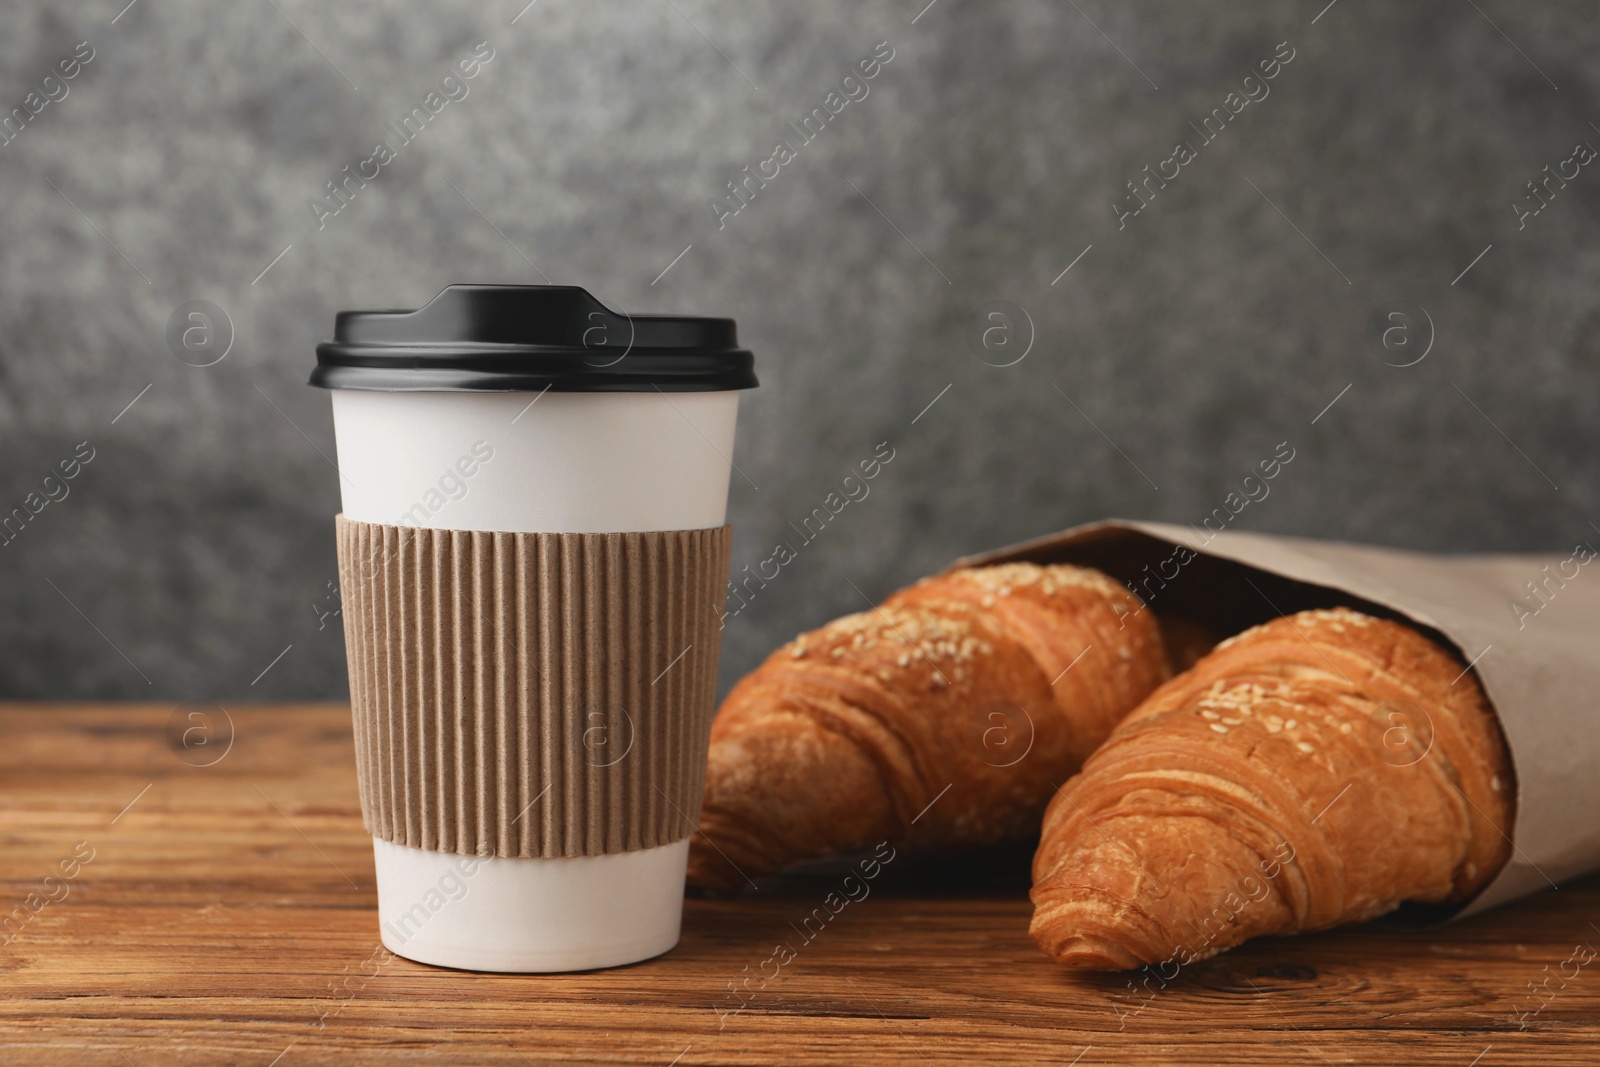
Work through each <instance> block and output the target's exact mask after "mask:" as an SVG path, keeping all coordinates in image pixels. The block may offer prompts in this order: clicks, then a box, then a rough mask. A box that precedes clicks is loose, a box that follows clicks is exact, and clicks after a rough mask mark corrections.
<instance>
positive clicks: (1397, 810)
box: [1031, 609, 1515, 977]
mask: <svg viewBox="0 0 1600 1067" xmlns="http://www.w3.org/2000/svg"><path fill="white" fill-rule="evenodd" d="M1514 793H1515V790H1514V783H1513V778H1512V770H1511V764H1510V760H1509V756H1508V754H1507V751H1506V747H1505V742H1504V739H1503V738H1502V737H1501V734H1500V730H1499V726H1498V723H1497V722H1496V720H1495V717H1494V714H1493V712H1492V711H1491V710H1490V708H1489V705H1488V703H1487V701H1486V699H1485V697H1484V694H1483V691H1482V690H1481V689H1480V688H1479V686H1478V683H1477V681H1476V679H1475V678H1474V676H1473V674H1472V672H1471V671H1470V670H1469V669H1467V668H1466V667H1464V666H1463V665H1462V664H1461V663H1460V662H1458V661H1457V659H1456V658H1455V656H1454V655H1452V654H1450V653H1448V652H1446V651H1445V650H1444V649H1442V648H1440V647H1439V646H1438V645H1436V644H1434V643H1433V642H1432V641H1430V640H1429V639H1427V638H1426V637H1424V636H1422V635H1421V634H1419V633H1417V632H1416V631H1414V630H1412V629H1410V628H1409V627H1406V626H1402V625H1400V624H1397V623H1393V622H1388V621H1384V620H1381V619H1377V618H1373V617H1371V616H1368V615H1363V614H1360V613H1358V612H1355V611H1350V610H1346V609H1335V610H1328V611H1308V612H1302V613H1301V614H1299V615H1294V616H1288V617H1285V618H1280V619H1277V620H1275V621H1273V622H1269V623H1266V624H1265V625H1262V626H1258V627H1256V628H1254V629H1251V630H1247V631H1245V632H1244V633H1242V634H1240V635H1238V636H1237V637H1234V638H1231V639H1230V640H1227V641H1224V642H1223V643H1222V644H1220V645H1218V646H1217V648H1216V650H1215V651H1213V652H1212V653H1211V654H1210V655H1208V656H1206V657H1205V658H1203V659H1201V660H1200V661H1199V662H1198V663H1197V664H1196V665H1195V666H1194V667H1193V668H1191V669H1190V670H1189V671H1188V672H1186V673H1184V674H1182V675H1180V676H1178V677H1176V678H1173V679H1172V680H1171V681H1169V682H1168V683H1166V684H1165V685H1163V686H1162V687H1161V688H1160V689H1158V690H1156V692H1155V693H1154V694H1152V695H1151V696H1150V698H1149V699H1147V700H1146V701H1145V702H1144V703H1143V704H1141V705H1140V706H1139V707H1138V708H1137V709H1136V710H1134V711H1133V713H1132V714H1130V715H1129V716H1128V717H1127V718H1125V719H1124V720H1122V722H1121V723H1120V724H1119V725H1118V726H1117V728H1116V729H1115V730H1114V731H1113V732H1112V734H1111V736H1110V738H1109V739H1108V740H1107V741H1106V743H1105V744H1104V745H1103V746H1102V747H1101V748H1100V749H1099V750H1098V751H1097V752H1095V754H1094V755H1093V756H1092V757H1091V758H1090V759H1089V760H1088V762H1087V763H1086V764H1085V766H1084V768H1083V771H1082V773H1080V774H1079V775H1078V776H1077V777H1075V778H1073V779H1072V780H1071V781H1070V782H1068V783H1067V784H1066V786H1065V787H1063V788H1062V789H1061V791H1060V792H1059V793H1058V794H1057V796H1056V797H1055V798H1054V799H1053V800H1052V801H1051V803H1050V806H1049V809H1048V810H1047V812H1046V814H1045V818H1044V828H1043V831H1042V834H1041V839H1040V842H1039V848H1038V851H1037V853H1036V854H1035V857H1034V864H1033V881H1034V884H1033V892H1032V898H1033V903H1034V913H1033V922H1032V927H1031V932H1032V934H1033V938H1034V940H1035V941H1037V942H1038V944H1039V947H1040V948H1042V949H1043V950H1044V951H1045V953H1046V954H1048V955H1049V956H1051V957H1053V958H1054V959H1056V960H1057V961H1058V962H1060V963H1063V964H1066V965H1067V966H1069V967H1077V968H1084V969H1093V970H1115V969H1123V968H1132V967H1137V966H1140V965H1141V964H1145V965H1149V964H1159V965H1161V966H1162V967H1163V968H1165V967H1166V966H1167V965H1168V964H1171V965H1174V966H1182V965H1183V964H1187V963H1190V962H1193V961H1195V960H1199V959H1205V958H1206V957H1208V956H1213V955H1215V954H1216V953H1218V952H1221V951H1222V950H1223V949H1226V948H1230V947H1232V946H1234V945H1237V944H1239V943H1240V942H1242V941H1244V940H1246V939H1248V938H1251V937H1257V936H1260V935H1263V934H1288V933H1299V932H1301V931H1307V930H1318V929H1323V928H1326V927H1330V926H1335V925H1338V924H1341V923H1350V922H1359V921H1362V920H1365V919H1370V918H1373V917H1375V916H1378V915H1381V914H1383V913H1385V912H1387V911H1390V910H1392V909H1393V908H1395V907H1397V906H1398V905H1399V904H1400V903H1401V902H1402V901H1424V902H1431V903H1438V904H1449V903H1454V902H1459V901H1463V900H1465V899H1467V898H1469V897H1471V896H1472V895H1473V894H1474V893H1476V892H1477V890H1479V889H1480V888H1482V887H1483V886H1484V885H1485V884H1487V883H1488V881H1489V880H1490V879H1491V878H1493V877H1494V875H1495V874H1496V872H1497V871H1498V870H1499V868H1500V866H1501V864H1503V863H1504V862H1505V859H1506V857H1507V855H1508V854H1509V851H1510V848H1511V841H1510V838H1509V837H1508V836H1507V835H1508V833H1509V831H1510V827H1511V819H1512V809H1513V805H1514V801H1513V796H1514ZM1167 977H1170V976H1167Z"/></svg>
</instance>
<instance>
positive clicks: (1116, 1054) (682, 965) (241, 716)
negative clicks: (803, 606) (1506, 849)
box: [0, 705, 1600, 1067]
mask: <svg viewBox="0 0 1600 1067" xmlns="http://www.w3.org/2000/svg"><path fill="white" fill-rule="evenodd" d="M191 712H193V713H196V714H194V715H191V714H190V713H191ZM174 716H176V719H175V718H174ZM229 722H231V724H232V733H233V740H232V744H231V747H229V746H228V745H227V734H228V723H229ZM169 727H170V729H169ZM184 729H198V730H202V731H205V732H203V733H199V734H191V736H190V741H191V742H194V741H196V740H198V739H200V738H202V737H205V738H209V739H210V740H209V744H210V746H211V747H209V748H207V747H206V746H204V745H199V746H197V745H194V744H192V743H191V745H190V746H189V747H187V748H185V747H183V746H182V745H181V744H178V745H175V744H173V743H172V740H171V738H170V735H172V734H173V732H174V731H176V732H178V733H181V732H182V730H184ZM218 756H220V757H221V758H220V759H218V760H217V761H216V762H215V763H212V764H211V765H210V766H191V764H194V763H205V762H209V761H210V760H212V759H213V758H215V757H218ZM80 842H81V844H80ZM91 855H92V858H89V859H88V860H87V861H86V862H85V861H84V857H85V856H91ZM1028 859H1029V854H1028V851H1027V850H1025V849H1011V850H1003V851H997V852H993V853H988V854H984V855H981V856H969V857H964V858H959V859H954V860H945V861H942V862H933V861H923V862H915V861H913V860H911V859H909V858H907V859H904V860H902V861H898V862H896V863H894V864H893V865H891V866H890V867H889V868H887V869H886V870H885V872H884V873H883V875H882V876H880V878H879V879H878V881H876V882H875V883H873V889H872V893H871V896H869V897H868V898H867V899H865V900H863V901H861V902H860V903H858V904H852V905H850V906H849V907H848V908H847V909H846V910H845V911H844V912H842V913H841V914H840V915H839V916H838V918H836V919H835V920H834V921H833V922H832V923H830V924H829V925H828V926H827V927H826V929H825V930H824V931H823V932H822V933H821V934H820V935H819V936H817V937H816V939H815V940H814V941H812V942H811V943H809V944H805V945H803V947H801V949H800V951H799V954H798V956H797V958H796V959H794V960H793V961H792V962H790V963H789V964H788V966H786V967H785V968H784V969H783V970H782V972H781V974H780V975H779V977H777V978H776V979H775V980H773V981H772V982H771V983H770V984H769V985H768V986H767V987H766V989H765V990H763V991H761V992H760V993H759V994H756V995H754V996H753V998H752V997H749V996H742V997H735V995H734V994H733V993H732V992H731V991H730V990H731V989H732V987H733V986H734V985H735V984H737V983H741V982H742V981H743V980H744V978H745V977H746V975H748V974H752V973H754V972H755V971H756V970H757V969H758V967H759V965H760V964H761V963H762V961H763V960H766V959H767V958H768V957H769V956H771V955H772V951H773V946H774V945H775V944H776V943H777V942H778V941H780V940H783V939H785V938H789V939H791V940H794V941H797V942H798V940H799V939H798V938H797V937H795V936H794V932H793V930H792V929H791V927H790V925H789V924H790V923H791V922H793V921H798V920H799V918H800V917H801V916H803V915H805V914H806V913H807V912H809V911H810V910H811V909H812V908H813V907H815V906H817V905H818V904H819V903H820V901H821V899H822V897H823V896H824V895H825V894H826V893H827V892H828V891H829V890H830V889H831V888H833V887H834V886H835V885H836V883H837V882H838V880H839V877H838V875H837V874H834V875H829V874H823V873H819V874H808V875H805V876H796V877H791V878H788V879H786V880H784V881H782V882H781V883H779V884H777V885H774V886H773V887H771V888H770V889H768V890H766V891H765V892H763V893H762V894H760V895H758V896H751V897H744V898H740V899H691V900H689V901H688V904H687V909H686V912H685V916H684V927H683V940H682V942H681V943H680V944H679V945H678V947H677V948H676V949H675V950H673V951H672V952H670V953H668V954H667V955H666V956H664V957H661V958H660V959H656V960H651V961H649V962H647V963H642V964H637V965H635V966H632V967H624V968H619V969H616V970H611V971H603V972H598V973H590V974H575V975H559V976H512V975H483V974H468V973H462V972H457V971H449V970H442V969H439V968H434V967H427V966H423V965H420V964H415V963H411V962H409V961H407V960H404V959H401V958H398V957H387V956H386V954H385V953H383V952H382V950H381V949H380V948H379V946H378V939H377V925H376V921H375V918H374V915H375V911H374V909H375V894H374V889H373V870H372V852H371V845H370V843H369V839H368V837H367V836H366V834H365V833H363V832H362V829H361V817H360V811H359V808H358V806H357V800H356V786H355V764H354V754H353V747H352V743H351V734H350V722H349V711H348V709H347V708H346V707H344V706H342V705H337V706H334V705H322V706H297V707H271V708H266V707H256V708H248V709H244V708H229V709H227V710H226V712H223V711H222V710H220V709H217V708H215V707H212V708H204V707H196V708H183V709H177V710H176V711H175V710H174V708H173V707H171V706H162V707H150V706H94V707H84V706H55V707H41V706H26V707H24V706H14V707H10V708H4V709H0V894H3V897H0V922H4V921H5V919H4V916H5V913H6V912H8V911H9V912H10V916H11V918H10V921H9V925H8V926H7V927H6V929H5V931H4V932H3V936H5V937H9V938H10V940H9V942H8V943H6V944H4V945H3V946H0V1063H3V1064H8V1065H9V1064H31V1063H63V1064H67V1063H70V1064H115V1065H120V1067H127V1065H130V1064H131V1065H135V1067H145V1065H147V1064H148V1065H151V1067H156V1065H169V1064H213V1063H229V1064H232V1063H237V1064H253V1065H258V1067H268V1065H275V1067H300V1065H304V1064H313V1063H383V1064H404V1063H423V1062H426V1063H441V1064H467V1063H495V1064H506V1065H527V1064H542V1063H619V1062H625V1063H650V1064H660V1065H663V1067H665V1065H667V1064H673V1063H675V1064H678V1065H681V1067H691V1065H699V1064H744V1063H750V1064H768V1063H771V1064H791V1063H838V1064H876V1063H918V1062H930V1063H931V1062H956V1061H964V1062H981V1063H995V1064H1010V1063H1054V1064H1062V1065H1066V1064H1074V1063H1076V1064H1082V1065H1084V1067H1087V1065H1089V1064H1100V1063H1171V1064H1196V1065H1209V1064H1219V1063H1251V1064H1257V1063H1259V1064H1283V1063H1307V1064H1317V1063H1332V1064H1374V1065H1390V1064H1401V1063H1418V1064H1440V1065H1449V1067H1468V1065H1469V1064H1471V1065H1473V1067H1493V1065H1501V1064H1512V1063H1523V1064H1579V1063H1583V1064H1594V1063H1597V1062H1600V960H1597V961H1596V962H1595V963H1594V964H1591V965H1589V966H1588V967H1584V968H1579V967H1577V965H1576V964H1574V963H1569V964H1568V965H1567V966H1566V967H1565V968H1563V967H1562V966H1561V964H1562V963H1563V962H1564V961H1568V960H1569V959H1571V958H1572V956H1573V952H1574V948H1575V947H1576V946H1587V945H1590V944H1593V945H1600V928H1597V926H1596V925H1595V924H1597V923H1600V880H1597V879H1595V878H1589V879H1586V880H1583V881H1580V882H1574V883H1572V884H1570V885H1567V886H1563V887H1562V888H1561V890H1560V891H1559V892H1547V893H1545V894H1543V895H1540V896H1538V897H1534V898H1532V899H1529V900H1527V901H1524V902H1522V903H1521V904H1518V905H1514V906H1511V907H1506V908H1502V909H1500V910H1498V911H1495V912H1492V913H1490V914H1486V915H1481V916H1478V917H1476V918H1473V919H1470V920H1467V921H1465V922H1462V923H1460V924H1457V925H1454V926H1450V927H1447V928H1443V929H1437V930H1431V931H1421V932H1418V931H1410V930H1406V929H1396V928H1381V927H1379V926H1366V927H1360V928H1357V929H1352V930H1347V931H1342V932H1337V933H1330V934H1322V935H1317V936H1310V937H1302V938H1286V939H1275V940H1266V941H1262V942H1258V943H1255V944H1251V945H1247V946H1245V947H1244V948H1242V949H1239V950H1236V951H1234V952H1231V953H1226V954H1224V955H1222V956H1220V957H1218V958H1216V959H1213V960H1210V961H1207V962H1204V963H1200V964H1196V965H1194V966H1192V967H1190V968H1188V969H1187V970H1186V971H1185V973H1183V974H1182V975H1180V976H1179V977H1178V979H1177V980H1176V981H1175V982H1174V983H1173V984H1172V985H1171V986H1170V987H1168V988H1166V989H1165V990H1161V991H1157V992H1152V991H1144V992H1141V994H1140V995H1139V996H1135V994H1134V993H1133V992H1132V991H1131V990H1130V988H1129V980H1128V978H1127V976H1121V975H1112V976H1084V975H1078V974H1069V973H1066V972H1064V971H1062V970H1060V969H1059V968H1057V967H1056V966H1055V965H1054V964H1052V963H1051V962H1050V961H1048V960H1047V959H1045V958H1044V957H1043V956H1042V955H1040V953H1039V952H1038V951H1037V950H1036V949H1035V948H1034V946H1033V944H1032V942H1031V941H1029V939H1028V934H1027V926H1028V915H1029V906H1028V901H1027V869H1028ZM63 871H70V872H71V874H72V876H71V877H64V876H63ZM47 876H48V877H49V878H50V880H49V881H45V879H46V878H47ZM30 894H35V895H34V896H33V897H32V904H33V905H36V906H37V910H33V908H32V907H30V902H29V895H30ZM16 908H21V909H22V911H21V913H20V914H21V915H23V916H24V917H23V918H22V919H18V918H17V916H18V915H19V912H17V911H15V910H12V909H16ZM1592 954H1593V950H1592V949H1587V948H1585V949H1584V952H1583V953H1582V954H1580V958H1582V957H1583V956H1584V955H1592ZM1547 967H1548V968H1549V969H1548V970H1546V968H1547ZM746 968H749V970H748V971H747V970H746ZM1563 972H1564V973H1565V974H1567V975H1572V974H1573V973H1574V972H1576V977H1566V978H1562V977H1561V974H1562V973H1563ZM1547 977H1548V978H1549V979H1550V980H1549V982H1548V985H1547V989H1548V990H1553V991H1554V992H1546V994H1545V997H1546V999H1545V1002H1544V1003H1545V1006H1544V1008H1543V1010H1542V1011H1539V1012H1538V1013H1537V1014H1536V1015H1534V1014H1528V1015H1526V1016H1525V1017H1524V1018H1522V1019H1521V1020H1520V1021H1519V1019H1518V1018H1517V1017H1516V1015H1515V1014H1514V1013H1516V1012H1519V1011H1521V1012H1532V1010H1533V1009H1534V1008H1536V1007H1538V1005H1539V1003H1540V1002H1539V1000H1537V999H1536V998H1535V997H1534V996H1533V994H1532V993H1531V992H1530V988H1529V983H1530V982H1532V983H1538V982H1542V981H1544V980H1545V979H1546V978H1547ZM1563 982H1564V985H1563ZM757 985H758V984H757V983H756V982H754V981H753V982H751V984H750V987H751V988H757ZM741 1004H742V1005H743V1008H742V1010H740V1011H738V1012H737V1013H734V1012H733V1011H732V1009H734V1008H736V1007H738V1006H739V1005H741Z"/></svg>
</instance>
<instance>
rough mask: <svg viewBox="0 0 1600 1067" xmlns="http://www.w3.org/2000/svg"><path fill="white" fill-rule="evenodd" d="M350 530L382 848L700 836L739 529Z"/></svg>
mask: <svg viewBox="0 0 1600 1067" xmlns="http://www.w3.org/2000/svg"><path fill="white" fill-rule="evenodd" d="M337 523H338V544H339V574H340V588H341V591H342V595H343V601H344V627H345V642H346V645H347V655H348V659H349V663H350V697H351V705H352V710H353V713H354V719H355V739H356V769H357V771H358V774H359V780H360V791H361V810H362V816H363V820H364V822H365V824H366V828H367V830H368V832H369V833H371V834H372V836H374V837H378V838H382V839H383V840H385V841H390V842H393V843H395V844H400V845H408V846H410V847H413V848H420V849H427V850H429V851H434V852H454V853H461V854H465V855H478V856H514V857H525V858H555V857H563V856H597V855H602V854H608V853H617V852H632V851H637V850H640V849H647V848H654V847H656V846H659V845H665V844H670V843H672V842H675V841H681V840H683V839H684V838H686V837H688V836H689V835H690V834H691V833H692V832H693V830H694V826H695V821H696V819H697V817H698V814H699V810H700V800H701V795H702V792H703V790H704V787H705V768H706V750H707V745H708V741H709V737H710V732H711V717H712V714H713V711H714V707H713V705H714V701H715V696H716V678H717V656H718V651H719V647H720V637H721V635H720V633H719V632H718V628H719V625H720V614H721V609H722V599H723V594H724V587H725V583H726V581H727V575H728V555H729V549H730V545H731V540H732V530H731V527H728V526H722V527H720V528H713V529H703V530H671V531H661V532H650V533H604V534H571V533H565V534H556V533H506V532H494V531H479V530H443V529H427V528H417V527H410V526H387V525H380V524H376V523H365V522H353V521H350V520H348V519H346V518H345V517H344V516H343V515H340V516H339V517H338V520H337Z"/></svg>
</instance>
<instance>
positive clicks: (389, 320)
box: [311, 285, 758, 393]
mask: <svg viewBox="0 0 1600 1067" xmlns="http://www.w3.org/2000/svg"><path fill="white" fill-rule="evenodd" d="M333 338H334V339H333V340H331V341H324V342H322V343H321V344H319V345H318V346H317V369H316V370H314V371H312V372H311V384H312V385H315V386H319V387H321V388H323V389H373V390H385V391H402V392H421V391H429V392H455V391H461V390H479V389H482V390H497V391H520V390H528V391H535V392H536V391H541V390H544V389H553V390H555V391H557V392H576V393H583V392H607V391H610V392H644V391H649V390H652V389H660V390H662V391H665V392H714V391H720V390H726V389H753V388H755V386H756V385H757V384H758V383H757V382H756V376H755V371H754V370H753V369H752V367H753V364H754V362H755V361H754V357H752V356H751V355H750V353H749V352H748V351H746V350H745V349H743V348H740V347H739V337H738V333H737V330H736V328H735V326H734V322H733V320H732V319H704V318H691V317H688V316H683V315H625V314H622V313H619V312H615V311H612V310H610V309H609V308H607V307H606V306H605V305H604V304H602V303H600V301H598V300H596V299H595V298H594V297H592V296H590V295H589V293H588V292H587V291H586V290H584V289H581V288H579V287H577V286H575V285H451V286H448V287H446V288H445V289H444V290H443V291H442V292H441V293H440V294H439V295H438V296H436V297H434V298H433V299H432V300H430V301H428V303H427V305H426V306H424V307H421V308H418V309H417V310H415V311H341V312H339V314H338V317H337V318H336V319H335V320H334V327H333Z"/></svg>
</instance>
